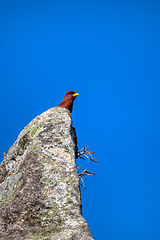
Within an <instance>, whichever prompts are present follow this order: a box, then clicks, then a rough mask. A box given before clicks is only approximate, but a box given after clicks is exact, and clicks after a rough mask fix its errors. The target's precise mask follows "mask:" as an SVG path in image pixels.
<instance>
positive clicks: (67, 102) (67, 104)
mask: <svg viewBox="0 0 160 240" xmlns="http://www.w3.org/2000/svg"><path fill="white" fill-rule="evenodd" d="M78 95H79V94H78V93H76V92H74V91H73V90H70V91H68V92H67V93H66V94H65V96H64V99H63V101H62V102H61V103H60V104H59V107H61V108H67V109H68V110H69V111H70V112H72V109H73V101H74V100H75V98H76V97H77V96H78Z"/></svg>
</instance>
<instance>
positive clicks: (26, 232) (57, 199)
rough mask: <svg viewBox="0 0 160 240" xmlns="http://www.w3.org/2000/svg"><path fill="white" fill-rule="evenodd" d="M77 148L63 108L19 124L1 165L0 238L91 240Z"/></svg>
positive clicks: (70, 122)
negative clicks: (16, 137) (27, 122)
mask: <svg viewBox="0 0 160 240" xmlns="http://www.w3.org/2000/svg"><path fill="white" fill-rule="evenodd" d="M76 151H77V142H76V133H75V129H74V128H73V127H72V119H71V115H70V112H69V110H67V109H65V108H59V107H55V108H51V109H49V110H48V111H46V112H44V113H43V114H41V115H39V116H37V117H36V118H35V119H34V120H33V121H32V122H31V123H29V124H28V125H27V126H26V127H25V128H24V129H23V131H22V132H21V133H20V135H19V136H18V139H17V140H16V142H15V143H14V144H13V146H12V147H11V148H10V149H9V151H8V153H7V155H6V156H5V157H4V160H3V162H2V164H1V166H0V239H4V240H14V239H16V240H18V239H25V240H31V239H37V240H43V239H44V240H45V239H46V240H58V239H59V240H61V239H62V240H65V239H66V240H69V239H70V240H71V239H72V240H78V239H81V240H83V239H84V240H91V239H93V238H92V236H91V233H90V230H89V228H88V225H87V223H86V221H85V220H84V218H83V217H82V209H81V195H80V184H79V177H78V173H77V167H76V160H75V159H76Z"/></svg>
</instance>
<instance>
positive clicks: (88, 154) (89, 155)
mask: <svg viewBox="0 0 160 240" xmlns="http://www.w3.org/2000/svg"><path fill="white" fill-rule="evenodd" d="M88 147H89V146H88V144H86V145H85V146H84V147H83V148H82V149H81V150H79V151H78V153H77V157H79V158H80V159H83V160H86V159H88V162H87V164H88V163H89V162H90V161H93V162H97V163H99V161H98V159H99V158H95V157H94V156H93V155H94V153H95V152H93V151H88V149H87V148H88ZM82 167H83V165H82V166H78V167H77V169H80V168H82ZM95 174H97V173H93V172H90V171H88V168H86V169H85V170H83V171H82V172H81V173H79V179H80V180H81V182H82V183H80V184H81V186H83V187H84V188H86V187H85V185H84V182H85V176H94V175H95Z"/></svg>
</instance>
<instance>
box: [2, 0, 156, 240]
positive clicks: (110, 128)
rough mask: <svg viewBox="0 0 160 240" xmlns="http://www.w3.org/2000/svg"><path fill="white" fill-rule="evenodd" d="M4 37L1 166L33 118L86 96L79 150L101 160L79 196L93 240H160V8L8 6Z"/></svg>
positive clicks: (79, 109) (77, 122)
mask: <svg viewBox="0 0 160 240" xmlns="http://www.w3.org/2000/svg"><path fill="white" fill-rule="evenodd" d="M0 36H1V37H0V83H1V94H0V102H1V104H0V112H1V122H0V128H1V129H0V133H1V138H0V153H1V160H2V157H3V155H2V152H4V151H6V150H7V149H8V148H9V147H10V146H11V145H12V144H13V143H14V141H15V140H16V138H17V136H18V134H19V133H20V131H21V130H22V129H23V128H24V127H25V126H26V125H27V124H28V123H29V122H30V121H31V120H32V119H33V118H35V117H36V116H37V115H39V114H41V113H42V112H44V111H46V110H48V109H49V108H51V107H54V106H57V105H58V104H59V103H60V102H61V100H62V99H63V97H64V94H65V92H66V91H68V90H70V89H73V90H75V91H77V92H79V94H80V95H79V96H78V97H77V99H76V101H75V104H74V109H73V114H72V116H73V123H74V126H75V127H76V129H77V135H78V146H79V148H82V147H83V146H84V145H85V144H86V143H88V142H89V144H90V150H94V151H96V152H97V154H96V156H97V157H99V158H100V161H101V163H100V164H90V166H88V167H89V168H90V170H91V171H94V172H97V173H98V175H97V176H95V177H93V178H91V177H90V178H88V179H87V181H86V187H87V189H86V190H85V189H82V203H83V216H84V217H85V219H86V220H87V222H88V224H89V227H90V230H91V232H92V235H93V237H94V238H95V239H96V240H102V239H107V240H159V239H160V190H159V189H160V187H159V186H160V174H159V173H160V112H159V105H160V67H159V66H160V2H159V1H158V0H157V1H155V0H152V1H151V0H150V1H147V0H146V1H141V0H139V1H138V0H137V1H136V0H135V1H133V0H130V1H115V0H112V1H102V0H99V1H96V0H93V1H88V0H85V1H84V0H81V1H70V0H68V1H61V0H59V1H57V0H56V1H54V0H53V1H49V0H45V1H41V0H39V1H34V0H33V1H30V0H27V1H16V0H15V1H8V0H4V1H3V0H1V1H0ZM78 164H80V165H81V162H80V161H78Z"/></svg>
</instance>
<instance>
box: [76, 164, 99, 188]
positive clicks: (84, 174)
mask: <svg viewBox="0 0 160 240" xmlns="http://www.w3.org/2000/svg"><path fill="white" fill-rule="evenodd" d="M95 174H97V173H93V172H89V171H88V169H87V168H86V169H85V170H83V171H82V172H81V173H79V178H80V180H81V181H82V184H81V186H83V187H84V188H85V189H86V187H85V185H84V182H85V178H83V176H94V175H95Z"/></svg>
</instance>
